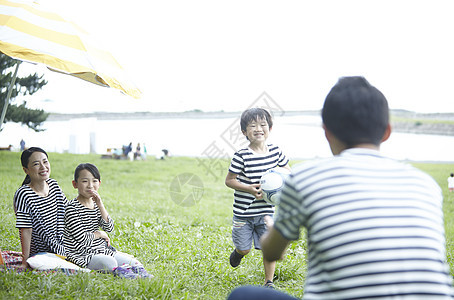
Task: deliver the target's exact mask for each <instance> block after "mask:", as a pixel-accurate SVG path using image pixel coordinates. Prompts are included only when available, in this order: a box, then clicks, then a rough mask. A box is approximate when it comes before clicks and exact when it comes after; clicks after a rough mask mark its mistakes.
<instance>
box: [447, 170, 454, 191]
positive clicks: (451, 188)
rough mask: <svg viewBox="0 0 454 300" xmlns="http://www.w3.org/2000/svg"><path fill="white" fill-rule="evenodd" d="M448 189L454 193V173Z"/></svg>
mask: <svg viewBox="0 0 454 300" xmlns="http://www.w3.org/2000/svg"><path fill="white" fill-rule="evenodd" d="M448 189H449V191H450V192H454V173H451V175H450V176H449V177H448Z"/></svg>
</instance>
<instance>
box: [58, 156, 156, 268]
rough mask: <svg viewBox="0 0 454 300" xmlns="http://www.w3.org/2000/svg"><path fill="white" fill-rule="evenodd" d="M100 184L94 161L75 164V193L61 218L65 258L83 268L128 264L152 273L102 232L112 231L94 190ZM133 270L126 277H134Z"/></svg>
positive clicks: (110, 222)
mask: <svg viewBox="0 0 454 300" xmlns="http://www.w3.org/2000/svg"><path fill="white" fill-rule="evenodd" d="M100 185H101V175H100V173H99V170H98V168H97V167H96V166H95V165H93V164H90V163H85V164H80V165H78V166H77V168H76V170H75V172H74V180H73V186H74V188H76V189H77V190H78V192H79V194H78V196H77V197H76V198H74V199H73V200H71V201H70V202H69V204H68V207H67V209H66V213H65V218H64V220H65V231H64V241H65V247H66V250H67V251H66V252H67V260H68V261H70V262H72V263H74V264H76V265H78V266H80V267H83V268H88V269H90V270H99V271H106V272H114V271H115V270H116V268H117V267H118V266H121V265H123V264H127V265H130V266H131V267H132V268H131V269H130V273H133V274H137V275H138V276H142V277H152V276H151V275H149V274H148V273H147V272H146V271H145V269H144V268H143V266H142V264H141V263H140V262H139V261H138V260H137V259H135V258H134V257H132V256H131V255H129V254H125V253H122V252H118V251H116V250H115V249H114V248H113V247H111V246H110V238H109V236H108V235H107V233H106V232H112V231H113V229H114V223H113V220H112V218H111V217H110V216H109V214H108V213H107V210H106V208H105V207H104V203H103V201H102V199H101V196H100V195H99V193H98V189H99V187H100ZM100 229H102V230H100ZM133 274H129V277H136V276H134V275H133Z"/></svg>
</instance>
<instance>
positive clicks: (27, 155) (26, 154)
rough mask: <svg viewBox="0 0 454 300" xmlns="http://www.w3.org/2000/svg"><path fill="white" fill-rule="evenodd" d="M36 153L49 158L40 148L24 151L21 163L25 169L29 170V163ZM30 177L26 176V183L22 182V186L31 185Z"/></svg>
mask: <svg viewBox="0 0 454 300" xmlns="http://www.w3.org/2000/svg"><path fill="white" fill-rule="evenodd" d="M35 152H41V153H44V154H45V155H46V157H49V156H48V155H47V153H46V151H44V150H43V149H41V148H39V147H30V148H28V149H26V150H24V151H22V154H21V156H20V162H21V164H22V167H24V168H28V161H29V160H30V156H32V154H33V153H35ZM30 181H31V180H30V176H28V175H27V176H25V179H24V181H23V182H22V185H25V184H29V183H30Z"/></svg>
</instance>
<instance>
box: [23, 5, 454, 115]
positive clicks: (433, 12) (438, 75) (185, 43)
mask: <svg viewBox="0 0 454 300" xmlns="http://www.w3.org/2000/svg"><path fill="white" fill-rule="evenodd" d="M39 2H40V3H42V4H44V5H51V6H53V7H54V8H55V10H56V11H58V12H61V14H63V15H65V16H67V17H69V18H72V19H73V20H75V21H76V22H77V23H78V24H79V25H81V26H82V27H84V28H85V29H86V30H87V31H89V32H90V33H91V34H92V35H93V36H94V37H96V38H97V40H99V41H100V42H101V43H102V44H103V45H104V47H105V48H106V49H108V50H109V51H110V52H111V53H112V54H113V55H114V56H115V57H116V58H117V60H118V62H119V63H120V64H121V65H122V66H123V68H124V69H125V70H126V72H127V73H128V75H129V76H130V78H131V79H132V80H133V81H134V82H135V83H136V85H137V86H138V87H139V88H140V89H141V91H142V92H143V96H142V98H141V99H139V100H136V99H133V98H131V97H129V96H126V95H123V94H121V93H120V92H118V91H117V90H114V89H109V88H103V87H99V86H95V85H93V84H90V83H86V82H84V81H82V80H80V79H75V78H72V77H70V76H65V75H61V74H57V73H54V72H51V71H47V70H46V69H45V68H42V67H39V66H35V65H31V64H22V65H21V67H20V71H19V74H20V75H26V74H29V73H30V72H31V73H34V72H38V73H42V74H44V75H45V79H46V80H47V81H48V84H47V85H46V86H45V87H44V88H43V89H42V91H40V92H38V93H36V94H34V95H33V96H31V97H28V98H26V99H27V103H28V105H29V106H30V107H34V108H40V109H44V110H45V111H48V112H57V113H84V112H85V113H87V112H96V111H110V112H126V111H128V112H135V111H152V112H163V111H164V112H173V111H175V112H177V111H187V110H193V109H200V110H203V111H220V110H224V111H241V110H244V109H246V108H247V107H248V106H249V105H250V104H251V103H253V102H254V101H255V100H256V99H257V98H258V97H259V96H260V95H261V94H262V93H263V92H266V93H267V94H268V95H269V96H270V97H271V98H272V99H273V100H274V101H275V102H277V103H278V104H279V105H280V106H281V107H282V109H284V110H287V111H291V110H318V109H320V108H321V107H322V105H323V100H324V97H325V96H326V94H327V93H328V92H329V90H330V88H331V87H332V86H333V85H334V84H335V83H336V82H337V80H338V78H339V77H342V76H352V75H362V76H365V77H366V79H368V80H369V82H370V83H371V84H372V85H374V86H376V87H377V88H378V89H380V90H381V91H382V92H383V93H384V95H385V96H386V98H387V99H388V102H389V106H390V108H391V109H406V110H410V111H415V112H454V101H453V100H454V99H453V93H452V86H453V84H454V39H453V30H454V18H453V17H452V12H453V8H454V2H452V1H451V0H430V1H429V0H426V1H421V0H409V1H407V0H399V1H396V0H314V1H304V0H303V1H301V0H300V1H296V0H289V1H269V0H252V1H245V0H241V1H238V0H233V1H213V0H205V1H202V0H195V1H188V0H170V1H154V0H153V1H148V0H128V1H118V0H110V1H107V0H96V1H93V0H78V1H73V0H67V1H61V0H39ZM17 101H21V100H20V99H17Z"/></svg>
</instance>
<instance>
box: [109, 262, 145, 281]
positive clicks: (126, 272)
mask: <svg viewBox="0 0 454 300" xmlns="http://www.w3.org/2000/svg"><path fill="white" fill-rule="evenodd" d="M113 274H114V276H118V277H120V278H128V279H136V278H138V277H139V274H136V273H134V272H133V271H132V267H131V266H130V265H127V264H123V265H121V266H118V267H116V268H115V269H114V270H113Z"/></svg>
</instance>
